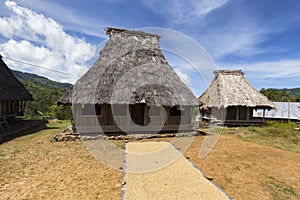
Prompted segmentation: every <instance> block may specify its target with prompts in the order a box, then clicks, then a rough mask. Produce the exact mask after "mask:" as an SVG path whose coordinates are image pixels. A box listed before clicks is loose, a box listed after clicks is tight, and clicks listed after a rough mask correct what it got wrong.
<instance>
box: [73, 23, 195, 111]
mask: <svg viewBox="0 0 300 200" xmlns="http://www.w3.org/2000/svg"><path fill="white" fill-rule="evenodd" d="M107 33H108V34H109V35H110V39H109V40H108V41H107V43H106V44H105V47H104V48H103V49H102V51H101V52H100V56H99V58H98V60H97V61H96V62H95V63H94V65H93V67H92V68H90V70H89V71H88V72H87V73H85V74H84V75H83V76H82V77H81V78H80V79H79V80H78V81H77V82H76V83H75V85H74V89H73V91H72V103H73V104H85V103H91V104H136V103H140V102H145V103H146V104H148V105H153V104H154V105H164V106H175V105H187V106H197V105H199V101H198V99H197V98H196V97H195V96H194V95H193V93H192V92H191V91H190V90H189V89H188V88H187V87H186V85H185V84H184V83H183V82H182V81H181V80H180V78H179V77H178V75H177V74H176V73H175V72H174V71H173V70H172V68H171V67H170V65H169V64H168V62H167V60H166V58H165V57H164V55H163V53H162V51H161V49H160V46H159V36H157V35H154V34H151V33H145V32H141V31H132V30H126V29H118V28H110V27H108V28H107Z"/></svg>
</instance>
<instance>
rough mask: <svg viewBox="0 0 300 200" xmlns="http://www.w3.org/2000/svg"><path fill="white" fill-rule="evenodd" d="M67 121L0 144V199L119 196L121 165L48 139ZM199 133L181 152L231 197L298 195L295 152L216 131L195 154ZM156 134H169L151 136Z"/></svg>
mask: <svg viewBox="0 0 300 200" xmlns="http://www.w3.org/2000/svg"><path fill="white" fill-rule="evenodd" d="M67 126H68V124H67V123H62V124H59V123H57V124H50V126H49V128H48V129H45V130H43V131H40V132H37V133H35V134H31V135H27V136H23V137H19V138H17V139H15V140H12V141H9V142H6V143H4V144H2V145H0V199H105V200H106V199H120V193H121V188H122V172H121V171H119V170H113V169H111V168H109V167H107V166H106V165H104V164H102V163H101V162H99V161H98V160H96V159H95V157H93V156H92V155H91V154H90V153H89V152H88V151H87V150H86V148H85V147H84V146H83V145H82V143H81V142H80V141H75V142H57V143H56V142H55V143H51V142H50V140H51V139H52V137H53V136H54V135H55V134H57V133H59V132H61V131H62V130H63V128H65V127H67ZM203 139H204V137H203V136H197V137H195V139H194V141H193V143H192V145H191V146H190V147H189V148H188V150H187V151H186V153H185V156H187V157H189V158H190V159H191V160H192V161H193V162H194V163H195V164H196V165H197V166H198V167H199V168H200V169H201V170H202V171H203V172H204V173H206V174H208V175H209V176H211V177H212V178H213V179H214V181H215V182H216V183H217V184H218V185H220V186H221V187H222V188H223V189H224V190H225V191H226V192H227V193H229V194H230V195H231V196H232V197H233V198H234V199H299V198H300V196H299V194H300V181H299V180H300V154H297V153H293V152H289V151H285V150H280V149H276V148H272V147H266V146H262V145H257V144H254V143H250V142H245V141H241V140H239V139H237V138H236V137H235V136H221V137H220V139H219V141H218V143H217V145H216V146H215V148H214V149H213V151H212V152H211V153H210V154H209V155H208V156H207V157H206V158H204V159H200V158H199V156H198V155H199V149H200V147H201V144H202V142H203ZM162 140H165V141H170V140H173V138H166V139H155V140H154V141H162ZM146 141H151V140H146ZM112 142H114V143H116V145H118V146H120V147H123V146H124V141H112Z"/></svg>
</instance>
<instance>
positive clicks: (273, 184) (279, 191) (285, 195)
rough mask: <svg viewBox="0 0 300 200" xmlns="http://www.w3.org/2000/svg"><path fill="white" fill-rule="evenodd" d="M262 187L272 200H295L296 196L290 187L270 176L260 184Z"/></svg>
mask: <svg viewBox="0 0 300 200" xmlns="http://www.w3.org/2000/svg"><path fill="white" fill-rule="evenodd" d="M262 186H263V187H264V188H265V189H266V190H268V191H269V192H270V193H271V195H272V198H273V199H274V200H287V199H295V198H297V194H296V192H295V191H294V189H293V188H292V187H289V186H288V185H286V184H285V183H284V182H281V181H278V180H276V179H275V178H274V177H272V176H268V177H267V180H266V181H264V182H263V183H262Z"/></svg>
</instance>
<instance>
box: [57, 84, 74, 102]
mask: <svg viewBox="0 0 300 200" xmlns="http://www.w3.org/2000/svg"><path fill="white" fill-rule="evenodd" d="M72 91H73V87H71V88H69V89H67V91H66V92H65V93H64V94H63V95H62V96H61V97H60V98H59V99H58V100H57V101H56V104H57V105H58V106H60V105H72Z"/></svg>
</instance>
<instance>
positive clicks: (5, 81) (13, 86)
mask: <svg viewBox="0 0 300 200" xmlns="http://www.w3.org/2000/svg"><path fill="white" fill-rule="evenodd" d="M31 100H32V96H31V94H30V93H29V92H28V91H27V90H26V89H25V87H24V86H23V84H22V83H20V82H19V81H18V79H17V78H16V77H15V76H14V74H13V73H12V71H11V70H10V69H9V68H8V67H7V65H6V64H5V63H4V61H3V60H2V56H1V55H0V117H2V118H4V117H10V116H12V117H15V116H16V115H17V114H21V113H23V112H24V109H25V102H26V101H31Z"/></svg>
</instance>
